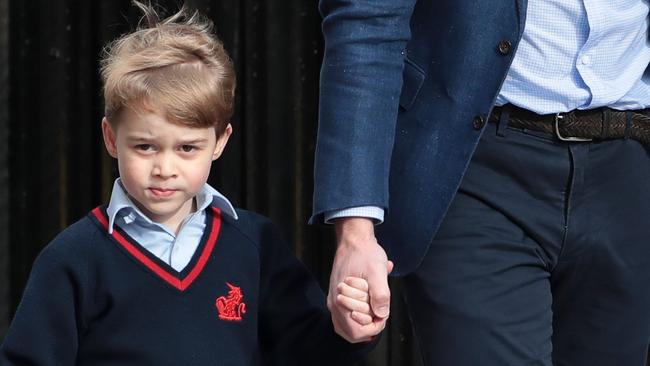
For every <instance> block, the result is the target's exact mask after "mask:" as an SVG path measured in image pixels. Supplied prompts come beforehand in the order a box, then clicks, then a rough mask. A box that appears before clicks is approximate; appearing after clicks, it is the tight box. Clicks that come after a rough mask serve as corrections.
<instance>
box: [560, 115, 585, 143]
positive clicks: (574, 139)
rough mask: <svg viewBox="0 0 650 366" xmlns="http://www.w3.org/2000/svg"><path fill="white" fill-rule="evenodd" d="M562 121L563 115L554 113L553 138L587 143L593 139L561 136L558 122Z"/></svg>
mask: <svg viewBox="0 0 650 366" xmlns="http://www.w3.org/2000/svg"><path fill="white" fill-rule="evenodd" d="M563 119H564V113H555V136H557V138H559V139H560V140H562V141H567V142H589V141H593V140H594V139H590V138H584V137H573V136H562V134H561V133H560V120H563Z"/></svg>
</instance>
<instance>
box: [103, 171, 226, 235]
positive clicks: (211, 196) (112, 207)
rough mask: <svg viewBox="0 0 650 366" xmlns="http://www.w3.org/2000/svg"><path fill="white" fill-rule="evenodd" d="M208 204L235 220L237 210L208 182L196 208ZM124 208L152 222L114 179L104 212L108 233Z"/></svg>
mask: <svg viewBox="0 0 650 366" xmlns="http://www.w3.org/2000/svg"><path fill="white" fill-rule="evenodd" d="M210 204H213V205H214V206H216V207H218V208H219V209H221V211H222V212H224V213H226V214H227V215H229V216H231V217H232V218H233V219H235V220H237V212H236V211H235V208H234V207H233V205H232V204H231V203H230V201H229V200H228V199H227V198H226V197H225V196H224V195H223V194H221V193H220V192H219V191H217V190H216V189H214V188H212V187H211V186H210V185H209V184H207V183H206V184H204V185H203V187H202V188H201V190H200V191H199V193H198V194H197V195H196V210H197V211H202V210H205V209H206V208H208V206H210ZM124 209H126V210H127V211H129V210H131V211H133V212H135V213H136V214H138V215H139V216H141V217H142V218H143V219H144V220H146V221H147V222H149V223H153V221H151V219H150V218H148V217H147V216H146V215H145V214H143V213H142V211H140V209H139V208H138V207H137V206H136V205H135V204H134V203H133V201H132V200H131V198H130V197H129V196H128V194H127V193H126V191H125V190H124V187H122V181H121V179H120V178H117V179H116V180H115V183H113V191H112V192H111V200H110V202H109V203H108V207H107V208H106V213H107V214H108V233H109V234H112V233H113V225H114V224H115V219H116V218H117V215H118V214H119V213H120V211H122V210H124Z"/></svg>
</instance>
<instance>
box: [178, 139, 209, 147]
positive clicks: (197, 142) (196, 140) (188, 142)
mask: <svg viewBox="0 0 650 366" xmlns="http://www.w3.org/2000/svg"><path fill="white" fill-rule="evenodd" d="M207 141H208V139H207V138H205V137H197V138H195V139H188V140H182V139H181V144H186V145H191V144H201V143H205V142H207Z"/></svg>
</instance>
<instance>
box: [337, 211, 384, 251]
mask: <svg viewBox="0 0 650 366" xmlns="http://www.w3.org/2000/svg"><path fill="white" fill-rule="evenodd" d="M334 227H335V228H336V239H337V240H336V241H337V244H338V245H339V246H340V245H356V244H363V243H366V242H367V241H368V240H370V241H373V242H376V239H375V225H374V222H373V221H372V219H369V218H367V217H341V218H338V219H336V220H335V221H334Z"/></svg>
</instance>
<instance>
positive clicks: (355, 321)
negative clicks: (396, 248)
mask: <svg viewBox="0 0 650 366" xmlns="http://www.w3.org/2000/svg"><path fill="white" fill-rule="evenodd" d="M335 227H336V238H337V250H336V255H335V257H334V264H333V266H332V274H331V276H330V287H329V293H328V296H327V307H328V308H329V310H330V312H331V314H332V323H333V324H334V330H335V331H336V333H338V334H339V335H340V336H341V337H343V338H345V339H346V340H347V341H348V342H352V343H358V342H368V341H370V340H372V339H373V337H375V336H376V335H378V334H379V333H381V331H382V330H383V329H384V328H385V327H386V321H387V320H388V315H389V313H390V289H389V287H388V274H389V273H390V272H391V271H392V269H393V263H392V262H391V261H389V260H388V258H387V257H386V252H385V251H384V249H383V248H382V247H381V246H380V245H379V243H377V239H376V238H375V235H374V225H373V222H372V221H371V220H370V219H366V218H356V217H351V218H342V219H338V220H337V221H336V222H335Z"/></svg>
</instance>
